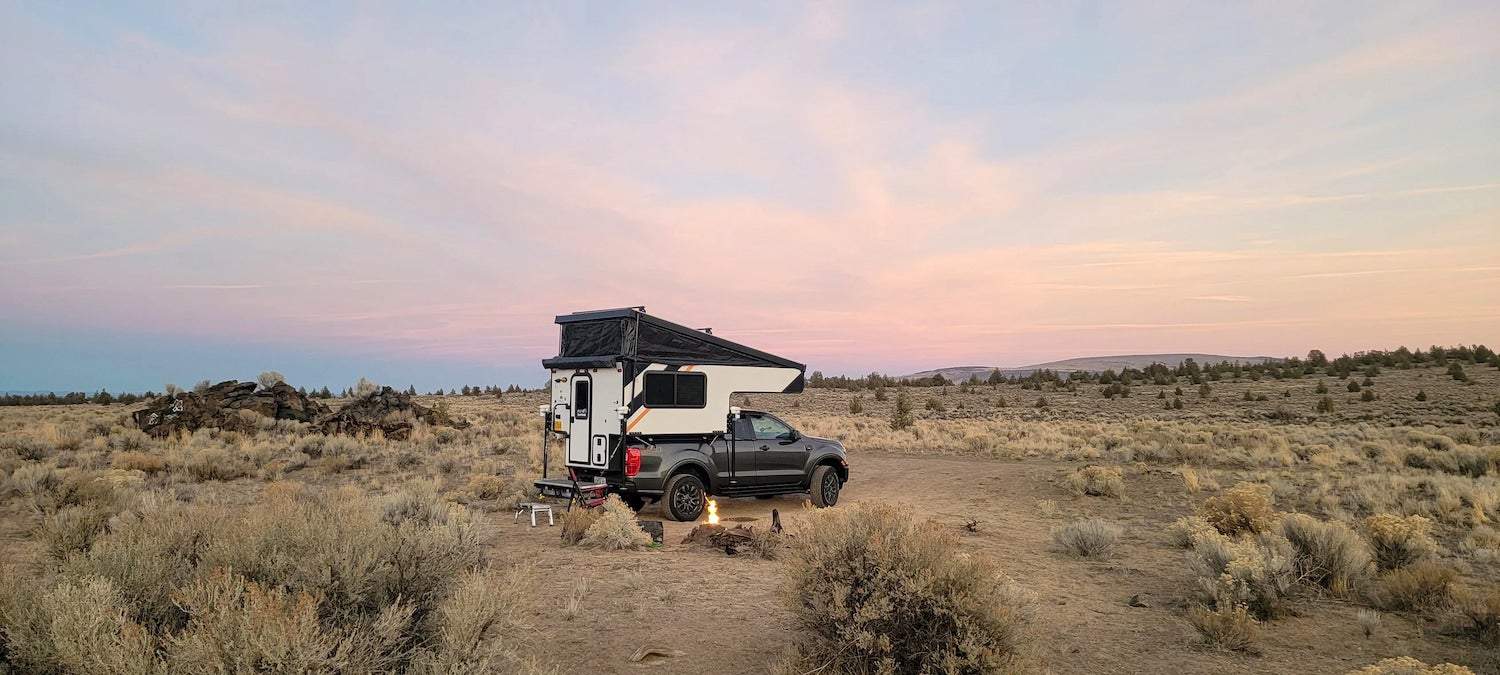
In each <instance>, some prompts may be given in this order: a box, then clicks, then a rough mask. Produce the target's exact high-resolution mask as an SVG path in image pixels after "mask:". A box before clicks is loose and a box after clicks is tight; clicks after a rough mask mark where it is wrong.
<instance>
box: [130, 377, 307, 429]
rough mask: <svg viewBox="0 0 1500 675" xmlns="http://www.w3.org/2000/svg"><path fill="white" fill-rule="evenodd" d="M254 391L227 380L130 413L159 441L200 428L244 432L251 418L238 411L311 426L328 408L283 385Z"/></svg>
mask: <svg viewBox="0 0 1500 675" xmlns="http://www.w3.org/2000/svg"><path fill="white" fill-rule="evenodd" d="M256 388H257V387H256V384H255V383H254V382H240V381H238V380H228V381H226V382H220V383H218V384H216V385H214V386H212V387H209V388H208V389H205V390H204V391H203V392H202V393H198V392H191V391H184V392H179V393H177V394H176V395H174V396H162V397H160V398H156V399H153V400H151V401H150V402H148V403H147V404H146V407H145V408H142V409H140V410H137V411H135V412H134V413H133V417H134V418H135V425H136V426H137V427H140V429H141V431H144V432H146V433H148V434H151V435H152V436H156V437H158V438H161V437H163V436H170V435H172V434H174V433H176V432H178V431H189V432H191V431H194V430H197V429H202V428H204V427H217V428H220V429H230V430H243V431H248V430H250V428H251V427H253V426H254V418H253V417H252V418H248V419H247V417H245V416H243V415H242V414H241V411H248V412H252V413H255V414H257V415H259V416H262V417H269V418H273V419H278V420H295V421H297V422H313V421H316V420H317V419H318V417H319V416H320V415H324V414H327V413H328V406H326V405H323V404H322V403H320V402H318V401H315V400H313V399H310V398H308V397H306V396H303V395H302V394H301V393H299V392H298V391H297V390H296V389H293V388H292V387H291V386H289V385H288V384H287V383H285V382H278V383H276V385H275V386H273V387H271V388H270V389H264V390H261V391H256Z"/></svg>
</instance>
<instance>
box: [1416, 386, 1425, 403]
mask: <svg viewBox="0 0 1500 675" xmlns="http://www.w3.org/2000/svg"><path fill="white" fill-rule="evenodd" d="M1417 400H1418V401H1425V400H1427V392H1426V391H1424V390H1422V389H1418V390H1417Z"/></svg>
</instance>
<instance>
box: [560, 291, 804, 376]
mask: <svg viewBox="0 0 1500 675" xmlns="http://www.w3.org/2000/svg"><path fill="white" fill-rule="evenodd" d="M557 324H558V325H559V326H562V346H561V349H560V351H559V353H558V355H557V356H556V357H554V358H550V359H544V360H543V361H542V366H543V367H546V368H553V369H567V368H606V367H609V366H612V365H614V364H615V363H616V362H619V361H626V362H630V363H633V364H646V363H661V364H666V365H679V366H688V365H722V366H758V367H770V368H796V369H797V370H799V371H802V372H806V371H807V366H805V365H803V364H801V363H797V362H796V361H792V360H790V359H784V358H781V357H780V356H776V355H774V354H767V353H766V352H763V351H760V350H758V349H752V348H750V347H746V346H745V345H742V344H739V343H736V342H730V341H729V340H725V339H724V338H721V337H717V336H714V335H711V334H709V333H705V332H703V331H701V330H694V329H692V328H688V327H687V326H683V325H680V324H675V323H672V322H671V321H666V320H664V319H659V318H657V317H654V316H651V315H650V314H647V313H646V312H645V311H644V309H643V308H639V309H638V308H633V307H630V308H623V309H606V310H600V311H594V312H575V313H573V314H564V315H563V316H559V317H557ZM798 379H799V380H800V378H798ZM799 389H800V387H799Z"/></svg>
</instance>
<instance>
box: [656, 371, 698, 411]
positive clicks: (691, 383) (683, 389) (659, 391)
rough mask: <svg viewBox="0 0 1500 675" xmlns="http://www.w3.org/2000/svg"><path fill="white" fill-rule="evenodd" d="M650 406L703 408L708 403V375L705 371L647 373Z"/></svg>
mask: <svg viewBox="0 0 1500 675" xmlns="http://www.w3.org/2000/svg"><path fill="white" fill-rule="evenodd" d="M643 393H644V401H643V402H644V403H645V405H646V407H648V408H703V407H706V406H707V405H708V377H707V376H705V375H704V374H703V373H678V372H671V373H646V383H645V391H644V392H643Z"/></svg>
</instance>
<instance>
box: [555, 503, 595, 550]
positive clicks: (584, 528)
mask: <svg viewBox="0 0 1500 675" xmlns="http://www.w3.org/2000/svg"><path fill="white" fill-rule="evenodd" d="M600 514H601V512H600V511H599V510H597V509H585V508H575V509H568V510H567V511H564V512H563V514H562V517H561V518H560V519H559V520H560V521H561V523H560V526H559V528H558V529H559V531H560V532H561V533H562V540H563V543H565V544H576V543H578V542H580V541H583V535H584V534H585V533H586V532H588V531H589V528H590V527H592V526H593V525H594V521H596V520H599V516H600Z"/></svg>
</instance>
